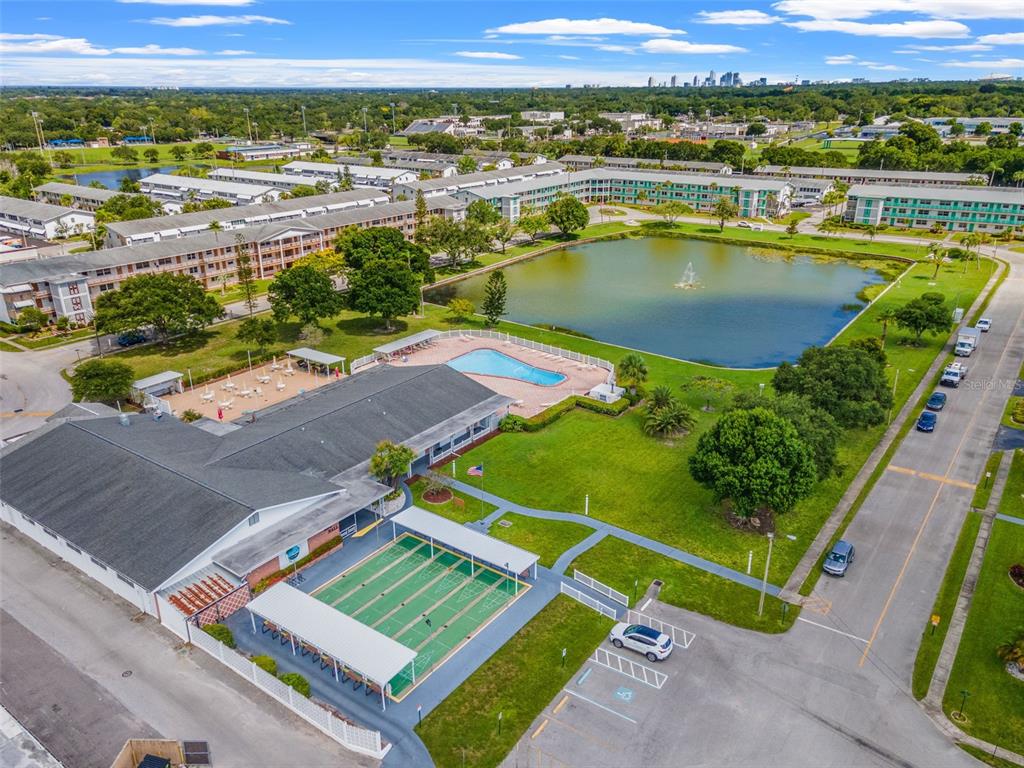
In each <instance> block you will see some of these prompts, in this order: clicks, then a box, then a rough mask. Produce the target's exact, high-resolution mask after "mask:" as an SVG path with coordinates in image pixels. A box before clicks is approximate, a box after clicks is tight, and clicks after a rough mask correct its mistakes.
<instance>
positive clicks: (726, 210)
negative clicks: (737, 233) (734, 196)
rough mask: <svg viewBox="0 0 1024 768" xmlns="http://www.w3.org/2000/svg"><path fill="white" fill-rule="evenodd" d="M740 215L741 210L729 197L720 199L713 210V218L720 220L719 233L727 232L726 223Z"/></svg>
mask: <svg viewBox="0 0 1024 768" xmlns="http://www.w3.org/2000/svg"><path fill="white" fill-rule="evenodd" d="M739 215H740V208H739V206H738V205H736V203H734V202H733V201H732V200H730V199H729V198H728V197H724V196H722V197H719V198H718V200H716V201H715V204H714V206H712V208H711V216H712V217H713V218H715V219H717V220H718V231H719V232H724V231H725V222H727V221H729V220H730V219H735V218H736V217H737V216H739Z"/></svg>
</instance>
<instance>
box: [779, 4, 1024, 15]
mask: <svg viewBox="0 0 1024 768" xmlns="http://www.w3.org/2000/svg"><path fill="white" fill-rule="evenodd" d="M772 7H773V8H774V9H775V10H777V11H780V12H781V13H789V14H792V15H794V16H810V17H812V18H815V19H866V18H868V17H869V16H874V15H876V14H880V13H916V14H919V15H922V16H927V17H929V18H933V19H934V18H938V19H1019V18H1020V17H1021V4H1020V0H858V1H857V2H848V3H844V2H839V0H780V2H777V3H775V4H774V5H773V6H772Z"/></svg>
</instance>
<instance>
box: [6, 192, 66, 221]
mask: <svg viewBox="0 0 1024 768" xmlns="http://www.w3.org/2000/svg"><path fill="white" fill-rule="evenodd" d="M0 211H3V212H4V213H10V214H13V215H14V216H19V217H21V218H25V219H33V220H36V221H53V220H54V219H59V218H60V217H61V216H67V215H68V214H69V213H84V212H83V211H79V210H76V209H74V208H66V207H64V206H63V205H51V204H50V203H40V202H37V201H35V200H22V199H21V198H20V197H6V196H4V195H0Z"/></svg>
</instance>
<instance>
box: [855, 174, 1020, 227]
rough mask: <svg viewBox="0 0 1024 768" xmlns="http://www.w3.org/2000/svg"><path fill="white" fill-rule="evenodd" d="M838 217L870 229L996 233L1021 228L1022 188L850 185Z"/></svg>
mask: <svg viewBox="0 0 1024 768" xmlns="http://www.w3.org/2000/svg"><path fill="white" fill-rule="evenodd" d="M844 218H845V219H846V220H847V221H851V222H853V223H855V224H865V225H870V226H891V227H910V228H911V229H931V228H932V227H933V226H935V225H939V226H941V227H942V228H943V229H945V230H947V231H949V232H989V233H996V232H1002V231H1004V230H1005V229H1006V228H1007V227H1021V226H1024V189H1020V188H1014V187H1004V188H993V187H925V186H898V187H897V186H888V185H881V184H856V185H854V186H852V187H850V190H849V192H847V204H846V211H845V213H844Z"/></svg>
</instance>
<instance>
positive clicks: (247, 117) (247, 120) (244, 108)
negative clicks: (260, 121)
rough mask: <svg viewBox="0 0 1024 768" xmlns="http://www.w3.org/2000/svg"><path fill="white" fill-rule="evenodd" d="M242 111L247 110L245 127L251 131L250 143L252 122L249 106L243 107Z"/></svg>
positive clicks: (250, 132) (250, 133)
mask: <svg viewBox="0 0 1024 768" xmlns="http://www.w3.org/2000/svg"><path fill="white" fill-rule="evenodd" d="M242 111H243V112H245V127H246V128H247V129H248V131H249V143H250V144H252V123H250V122H249V108H248V107H242Z"/></svg>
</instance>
